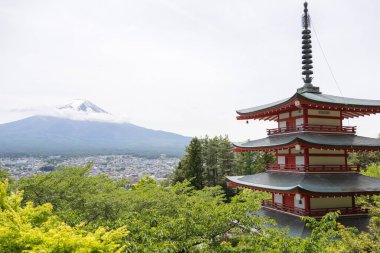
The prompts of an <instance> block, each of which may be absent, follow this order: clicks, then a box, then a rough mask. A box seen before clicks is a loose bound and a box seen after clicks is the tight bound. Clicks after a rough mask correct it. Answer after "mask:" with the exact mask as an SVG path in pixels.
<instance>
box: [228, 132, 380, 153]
mask: <svg viewBox="0 0 380 253" xmlns="http://www.w3.org/2000/svg"><path fill="white" fill-rule="evenodd" d="M334 138H335V140H334ZM313 139H314V140H313ZM318 139H320V141H318ZM326 140H327V141H326ZM348 140H351V142H348V143H346V144H344V142H345V141H348ZM297 144H298V145H300V146H301V147H302V148H323V149H345V150H348V151H361V150H363V151H380V140H379V139H374V138H368V137H362V136H356V135H355V136H347V135H321V134H306V133H304V134H293V135H287V136H272V137H267V138H263V139H259V140H255V141H248V142H246V143H233V146H234V151H235V152H252V151H275V150H279V149H286V148H293V147H295V145H297Z"/></svg>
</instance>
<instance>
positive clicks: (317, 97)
mask: <svg viewBox="0 0 380 253" xmlns="http://www.w3.org/2000/svg"><path fill="white" fill-rule="evenodd" d="M304 7H305V9H304V15H303V18H302V20H303V31H302V49H303V50H302V64H303V66H302V69H303V72H302V75H304V78H303V80H304V85H303V87H301V88H299V89H298V90H297V92H296V93H295V94H294V95H293V96H291V97H289V98H286V99H283V100H280V101H276V102H273V103H270V104H266V105H262V106H257V107H252V108H248V109H243V110H238V111H237V113H238V116H237V119H238V120H250V119H259V120H268V121H276V122H277V123H278V127H277V128H275V129H268V130H267V134H268V137H266V138H263V139H259V140H254V141H247V142H244V143H234V146H235V148H234V150H235V151H236V152H256V151H264V152H274V153H275V155H276V161H277V163H276V164H268V165H267V167H266V171H265V172H263V173H258V174H254V175H246V176H229V177H227V185H228V187H238V188H248V189H252V190H259V191H265V192H268V193H270V194H271V195H272V198H271V199H268V200H265V201H264V202H263V208H265V209H270V210H274V211H278V212H283V213H287V214H291V215H295V216H314V217H320V216H323V215H324V214H326V213H328V212H330V211H337V210H339V211H340V213H341V216H361V215H366V214H367V212H368V211H367V210H366V209H362V208H361V207H360V206H358V205H357V204H356V202H355V198H356V197H357V196H366V195H374V194H380V179H377V178H371V177H367V176H364V175H361V174H360V173H359V172H360V168H359V166H356V165H355V166H354V165H349V164H348V161H347V158H348V155H349V153H350V152H357V151H380V140H379V139H374V138H367V137H362V136H357V135H356V127H354V126H343V125H342V121H343V120H344V119H348V118H354V117H359V116H366V115H370V114H376V113H379V112H380V100H367V99H355V98H346V97H338V96H332V95H326V94H322V92H320V90H319V88H318V87H316V86H313V84H312V77H311V75H312V74H313V71H312V69H313V66H312V62H313V61H312V54H311V53H312V50H311V48H312V46H311V31H310V29H309V26H310V18H309V15H308V8H307V7H308V4H307V3H306V2H305V4H304Z"/></svg>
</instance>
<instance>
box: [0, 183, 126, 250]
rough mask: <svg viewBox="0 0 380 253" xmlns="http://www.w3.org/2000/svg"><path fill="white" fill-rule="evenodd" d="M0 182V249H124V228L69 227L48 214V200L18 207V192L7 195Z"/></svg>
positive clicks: (4, 185) (20, 197)
mask: <svg viewBox="0 0 380 253" xmlns="http://www.w3.org/2000/svg"><path fill="white" fill-rule="evenodd" d="M7 187H8V183H7V182H3V181H0V252H5V253H6V252H10V253H17V252H58V253H59V252H62V253H63V252H125V250H126V244H125V237H126V236H127V234H128V232H127V230H126V228H125V227H120V228H118V229H115V230H112V231H107V230H106V229H105V228H102V227H99V228H97V229H96V230H95V231H94V232H93V233H91V232H87V231H85V230H83V229H82V228H81V226H76V227H70V226H68V225H66V224H65V223H63V222H61V221H60V220H59V218H58V217H56V216H54V215H52V208H53V207H52V205H51V204H49V203H46V204H43V205H40V206H34V205H33V203H32V202H27V203H26V204H25V206H24V207H22V206H21V202H22V198H23V197H22V192H15V193H12V194H10V195H9V194H7Z"/></svg>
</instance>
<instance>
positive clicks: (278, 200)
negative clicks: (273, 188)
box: [273, 193, 283, 204]
mask: <svg viewBox="0 0 380 253" xmlns="http://www.w3.org/2000/svg"><path fill="white" fill-rule="evenodd" d="M273 194H274V198H273V199H274V203H278V204H282V203H283V200H282V194H279V193H273Z"/></svg>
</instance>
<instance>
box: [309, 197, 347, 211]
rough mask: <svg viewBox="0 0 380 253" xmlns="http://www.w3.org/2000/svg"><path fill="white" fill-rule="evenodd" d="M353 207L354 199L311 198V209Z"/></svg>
mask: <svg viewBox="0 0 380 253" xmlns="http://www.w3.org/2000/svg"><path fill="white" fill-rule="evenodd" d="M338 207H352V197H335V198H310V208H311V209H319V208H338Z"/></svg>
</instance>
